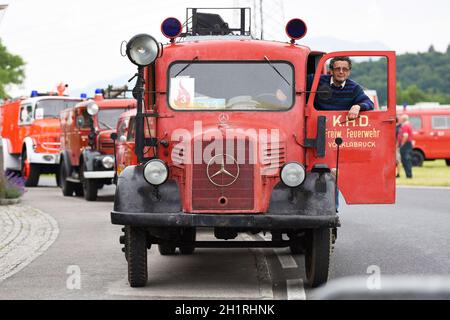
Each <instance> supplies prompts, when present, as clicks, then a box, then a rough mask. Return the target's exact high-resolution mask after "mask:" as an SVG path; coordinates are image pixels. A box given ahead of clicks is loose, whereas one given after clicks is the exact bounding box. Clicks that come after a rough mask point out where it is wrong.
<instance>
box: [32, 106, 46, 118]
mask: <svg viewBox="0 0 450 320" xmlns="http://www.w3.org/2000/svg"><path fill="white" fill-rule="evenodd" d="M34 118H35V119H36V120H40V119H44V108H37V109H36V112H35V115H34Z"/></svg>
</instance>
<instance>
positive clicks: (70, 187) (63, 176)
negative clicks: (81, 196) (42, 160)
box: [59, 162, 74, 197]
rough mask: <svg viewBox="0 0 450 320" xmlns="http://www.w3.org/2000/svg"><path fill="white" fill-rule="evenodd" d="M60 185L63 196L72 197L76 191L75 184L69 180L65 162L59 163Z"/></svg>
mask: <svg viewBox="0 0 450 320" xmlns="http://www.w3.org/2000/svg"><path fill="white" fill-rule="evenodd" d="M59 185H60V186H61V191H62V194H63V196H65V197H71V196H72V195H73V191H74V184H73V183H72V182H70V181H67V172H66V168H65V166H64V162H61V164H60V165H59Z"/></svg>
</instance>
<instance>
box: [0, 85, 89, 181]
mask: <svg viewBox="0 0 450 320" xmlns="http://www.w3.org/2000/svg"><path fill="white" fill-rule="evenodd" d="M80 101H82V99H79V98H74V97H68V96H62V95H61V96H57V95H49V94H48V93H38V92H36V91H33V92H32V94H31V96H30V97H28V98H22V99H17V100H15V101H12V102H9V103H7V104H5V105H3V106H2V107H1V108H2V117H3V119H2V144H3V169H4V170H5V171H18V172H20V173H21V175H22V176H23V178H24V179H25V185H26V186H27V187H35V186H37V185H38V183H39V176H40V174H41V173H55V174H56V175H58V171H57V168H58V164H59V148H60V141H59V138H60V135H61V130H60V123H59V113H60V111H61V110H63V109H65V108H68V107H71V106H74V105H75V104H77V103H78V102H80ZM56 180H57V182H58V176H57V178H56Z"/></svg>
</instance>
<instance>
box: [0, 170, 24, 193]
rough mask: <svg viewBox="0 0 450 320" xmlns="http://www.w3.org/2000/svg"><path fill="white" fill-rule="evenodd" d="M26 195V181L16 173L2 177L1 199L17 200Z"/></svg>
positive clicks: (0, 180)
mask: <svg viewBox="0 0 450 320" xmlns="http://www.w3.org/2000/svg"><path fill="white" fill-rule="evenodd" d="M24 193H25V180H24V179H23V178H22V177H21V176H20V175H18V174H16V173H14V172H8V173H7V174H6V175H4V174H3V173H1V176H0V198H5V199H15V198H19V197H21V196H22V195H23V194H24Z"/></svg>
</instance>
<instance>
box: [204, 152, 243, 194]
mask: <svg viewBox="0 0 450 320" xmlns="http://www.w3.org/2000/svg"><path fill="white" fill-rule="evenodd" d="M218 158H219V159H220V160H219V161H220V162H219V164H220V169H219V170H218V171H216V172H214V173H211V172H210V171H212V170H211V165H212V164H215V163H217V162H215V160H216V159H218ZM227 158H229V159H232V160H233V164H232V165H231V164H230V165H228V166H227V165H226V162H227V161H226V159H227ZM230 166H233V167H234V168H235V169H234V170H232V169H231V168H229V167H230ZM227 167H228V169H229V170H230V171H231V172H230V171H228V170H227ZM206 175H207V176H208V179H209V181H211V183H212V184H213V185H215V186H218V187H228V186H231V185H232V184H233V183H235V182H236V180H237V178H238V177H239V164H238V163H237V161H236V159H235V158H233V157H232V156H230V155H229V154H218V155H216V156H214V157H212V158H211V160H209V162H208V167H207V168H206ZM223 176H228V177H231V178H233V180H232V181H231V182H228V183H222V178H221V177H223ZM218 181H219V182H218Z"/></svg>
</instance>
